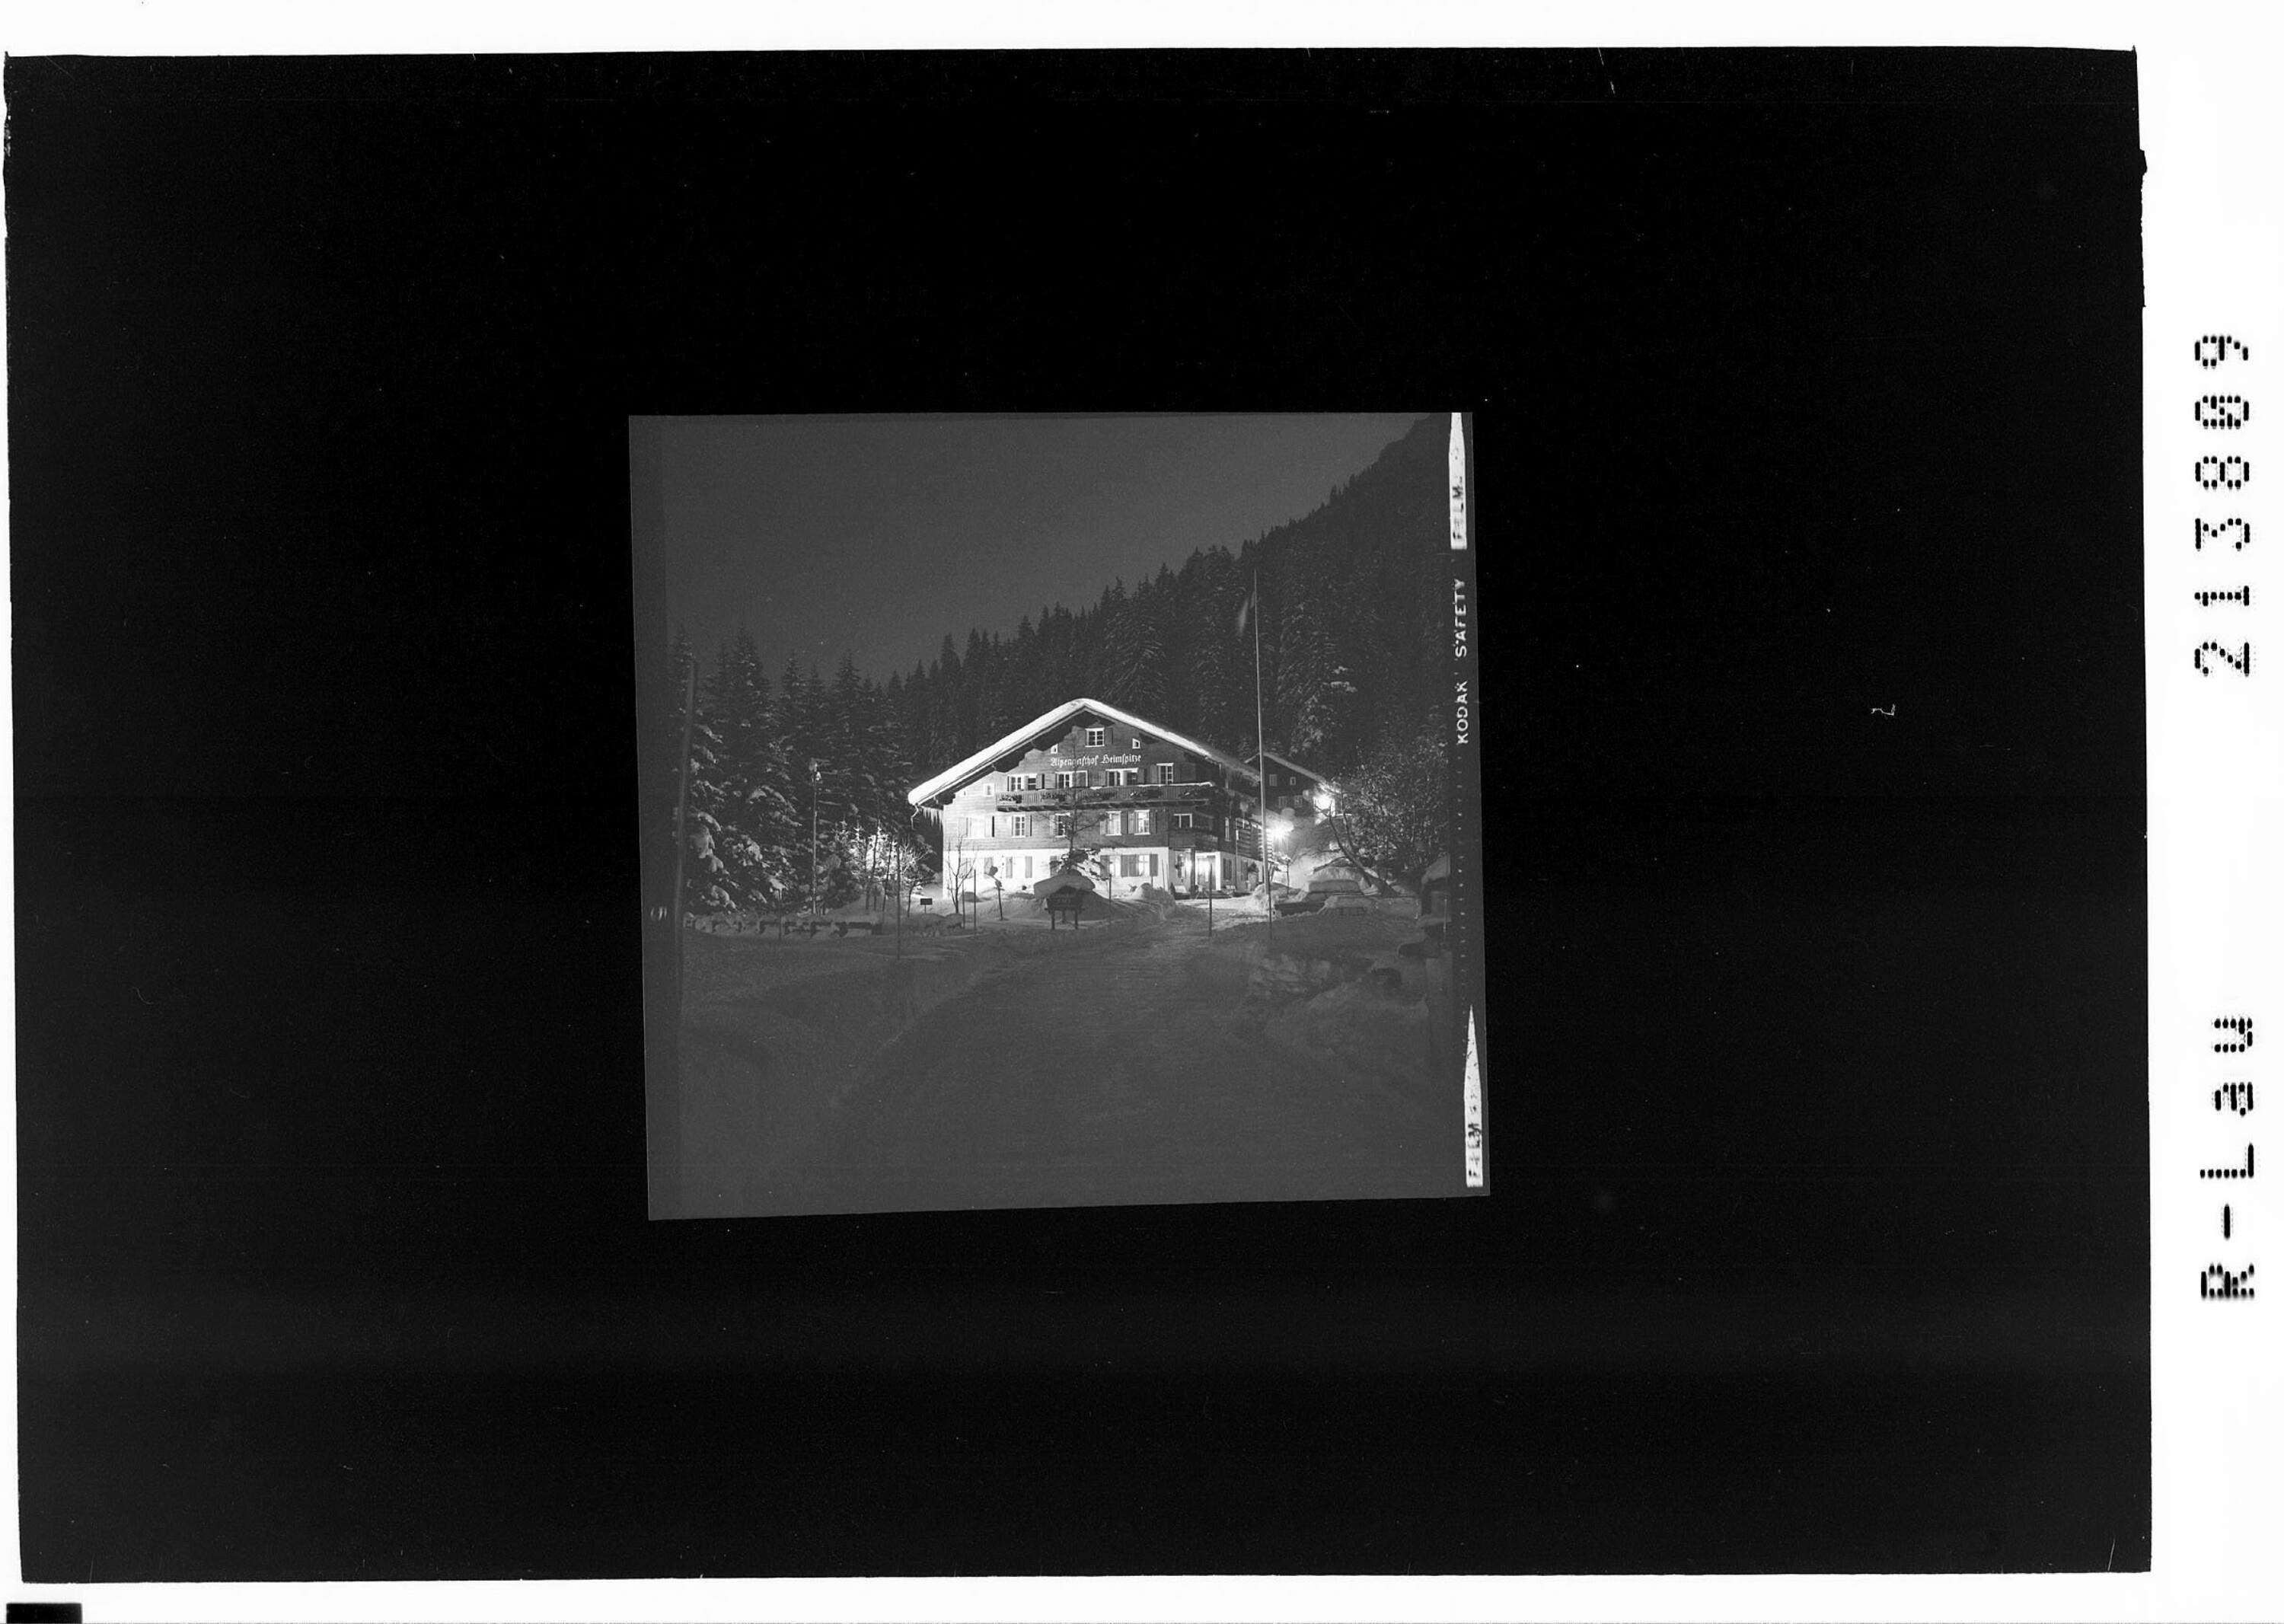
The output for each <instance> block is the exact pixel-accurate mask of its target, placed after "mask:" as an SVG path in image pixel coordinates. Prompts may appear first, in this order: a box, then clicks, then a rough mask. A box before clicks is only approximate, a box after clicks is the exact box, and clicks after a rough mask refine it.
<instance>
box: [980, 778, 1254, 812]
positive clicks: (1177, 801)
mask: <svg viewBox="0 0 2284 1624" xmlns="http://www.w3.org/2000/svg"><path fill="white" fill-rule="evenodd" d="M1229 793H1230V792H1229V791H1227V790H1224V789H1223V788H1222V787H1221V785H1217V784H1096V785H1089V786H1088V787H1087V788H1085V789H1083V790H1080V789H1069V790H1002V791H1000V792H998V793H997V794H996V795H994V796H993V797H992V798H991V800H992V807H993V809H994V810H996V811H1000V812H1035V811H1041V810H1044V811H1050V812H1060V811H1069V810H1073V809H1077V810H1081V811H1083V810H1084V809H1085V808H1089V807H1122V806H1141V807H1146V806H1151V805H1173V806H1199V805H1204V804H1208V803H1210V802H1213V801H1215V800H1218V799H1220V798H1223V797H1225V796H1227V795H1229Z"/></svg>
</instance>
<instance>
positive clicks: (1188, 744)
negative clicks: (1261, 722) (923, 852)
mask: <svg viewBox="0 0 2284 1624" xmlns="http://www.w3.org/2000/svg"><path fill="white" fill-rule="evenodd" d="M1081 711H1091V712H1092V713H1093V714H1096V715H1098V716H1099V717H1101V718H1102V719H1103V720H1104V721H1105V722H1117V723H1118V724H1119V725H1121V726H1122V727H1130V728H1138V729H1140V730H1142V731H1143V732H1145V733H1151V734H1154V735H1156V736H1157V737H1158V738H1162V739H1164V740H1165V741H1166V742H1167V743H1168V744H1169V745H1172V746H1174V747H1175V748H1177V749H1179V750H1186V751H1188V752H1189V753H1191V754H1192V755H1201V756H1203V757H1205V758H1206V759H1207V760H1208V761H1216V762H1218V763H1220V764H1221V765H1222V766H1224V767H1226V768H1228V769H1230V770H1231V771H1232V772H1236V773H1242V774H1244V775H1245V777H1248V778H1250V779H1253V780H1255V782H1256V783H1257V782H1258V781H1259V779H1260V775H1259V774H1258V773H1257V772H1255V770H1254V769H1253V768H1252V767H1251V766H1250V765H1249V764H1248V763H1247V762H1245V761H1240V760H1239V759H1238V758H1237V757H1236V756H1233V755H1232V754H1230V753H1229V752H1228V751H1226V750H1216V749H1215V748H1214V747H1213V746H1211V745H1208V744H1202V743H1201V742H1199V741H1198V740H1197V739H1194V738H1185V737H1184V736H1183V735H1182V734H1179V733H1177V732H1175V731H1174V730H1172V729H1171V728H1164V727H1161V726H1159V725H1158V724H1157V723H1156V722H1145V721H1144V720H1143V719H1142V718H1141V717H1139V716H1138V715H1136V714H1134V713H1133V712H1131V711H1126V710H1121V709H1119V707H1116V706H1115V705H1105V704H1104V703H1103V702H1102V701H1101V700H1099V699H1067V700H1065V701H1064V702H1063V703H1062V704H1060V705H1058V706H1056V707H1054V709H1052V710H1051V711H1046V712H1044V713H1043V714H1039V715H1036V716H1034V717H1032V718H1031V720H1030V721H1029V722H1025V723H1024V724H1023V725H1022V726H1021V727H1020V728H1017V729H1016V730H1014V731H1013V732H1012V733H1009V734H1007V735H1006V736H1005V738H1000V739H997V740H995V741H994V742H993V743H991V744H989V745H986V746H984V747H983V748H982V749H981V750H978V751H977V752H976V753H974V755H971V756H969V757H968V758H967V759H966V761H960V762H958V763H956V764H955V765H953V766H950V767H947V768H945V769H943V771H942V772H940V773H938V774H936V776H935V777H933V778H930V779H928V780H927V782H926V783H925V784H916V785H913V786H912V787H911V789H910V790H908V791H906V792H905V793H904V799H905V800H908V801H910V802H911V804H912V805H914V806H919V804H920V803H921V802H923V801H926V800H933V799H934V798H935V797H936V796H938V795H941V794H942V793H943V792H944V791H946V790H948V789H953V788H956V787H958V785H961V784H963V783H965V782H966V780H968V779H969V778H972V777H974V776H975V775H976V774H978V773H980V772H982V771H983V770H984V769H986V768H988V767H989V766H990V765H991V763H992V762H993V761H997V760H998V758H999V757H1001V756H1003V755H1005V754H1007V753H1009V752H1011V751H1013V750H1017V749H1020V748H1021V747H1022V746H1026V745H1029V743H1031V742H1032V741H1033V740H1034V739H1036V738H1038V736H1039V735H1040V734H1042V733H1044V732H1047V731H1049V730H1052V729H1055V728H1059V727H1060V726H1061V725H1062V724H1063V723H1064V722H1068V721H1069V720H1070V719H1071V718H1072V717H1073V716H1076V715H1077V714H1079V713H1080V712H1081ZM1269 759H1270V760H1271V761H1279V762H1283V763H1284V765H1286V766H1287V767H1291V768H1292V769H1294V771H1295V772H1303V773H1309V777H1312V778H1314V777H1318V774H1316V773H1312V772H1309V769H1307V768H1305V767H1301V766H1297V765H1295V763H1294V762H1291V761H1286V760H1285V758H1284V757H1283V756H1281V755H1279V754H1278V753H1276V752H1275V751H1273V750H1272V751H1271V752H1270V753H1269Z"/></svg>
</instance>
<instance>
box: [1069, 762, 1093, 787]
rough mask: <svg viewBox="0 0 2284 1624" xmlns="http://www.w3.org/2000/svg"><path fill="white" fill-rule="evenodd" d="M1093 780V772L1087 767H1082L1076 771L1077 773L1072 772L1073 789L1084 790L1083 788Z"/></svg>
mask: <svg viewBox="0 0 2284 1624" xmlns="http://www.w3.org/2000/svg"><path fill="white" fill-rule="evenodd" d="M1091 781H1092V775H1091V774H1090V773H1089V772H1088V771H1087V769H1085V768H1083V767H1082V768H1080V769H1078V770H1077V771H1076V772H1075V773H1073V774H1071V787H1072V788H1073V789H1081V790H1083V789H1084V788H1085V787H1086V786H1087V785H1088V784H1089V783H1091Z"/></svg>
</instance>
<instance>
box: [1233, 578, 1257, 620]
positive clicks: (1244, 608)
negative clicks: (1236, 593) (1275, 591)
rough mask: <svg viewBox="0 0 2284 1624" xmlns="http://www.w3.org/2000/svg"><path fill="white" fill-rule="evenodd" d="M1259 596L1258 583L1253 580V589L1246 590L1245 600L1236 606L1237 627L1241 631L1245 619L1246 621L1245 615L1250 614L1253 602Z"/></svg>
mask: <svg viewBox="0 0 2284 1624" xmlns="http://www.w3.org/2000/svg"><path fill="white" fill-rule="evenodd" d="M1260 597H1261V587H1260V584H1259V583H1258V582H1255V584H1254V587H1253V589H1252V590H1250V591H1248V593H1247V594H1246V595H1245V602H1244V603H1243V604H1241V605H1239V606H1238V611H1237V629H1238V630H1240V631H1243V630H1244V629H1245V621H1246V617H1248V615H1250V614H1251V613H1253V606H1254V604H1255V602H1256V601H1257V600H1258V599H1259V598H1260Z"/></svg>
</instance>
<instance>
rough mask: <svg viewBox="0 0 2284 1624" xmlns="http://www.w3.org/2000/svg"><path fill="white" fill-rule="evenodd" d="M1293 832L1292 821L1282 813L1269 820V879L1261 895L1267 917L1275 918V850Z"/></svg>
mask: <svg viewBox="0 0 2284 1624" xmlns="http://www.w3.org/2000/svg"><path fill="white" fill-rule="evenodd" d="M1292 832H1293V820H1292V819H1291V818H1289V817H1287V816H1285V815H1284V814H1283V813H1281V812H1280V813H1279V814H1278V815H1277V816H1275V817H1272V818H1271V819H1270V820H1269V877H1268V879H1267V881H1266V883H1265V884H1264V885H1263V886H1262V890H1261V894H1262V896H1263V899H1265V900H1266V901H1267V902H1268V904H1269V917H1271V919H1274V918H1275V917H1277V848H1278V847H1280V846H1282V845H1284V844H1285V837H1286V836H1287V835H1288V834H1290V833H1292Z"/></svg>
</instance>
